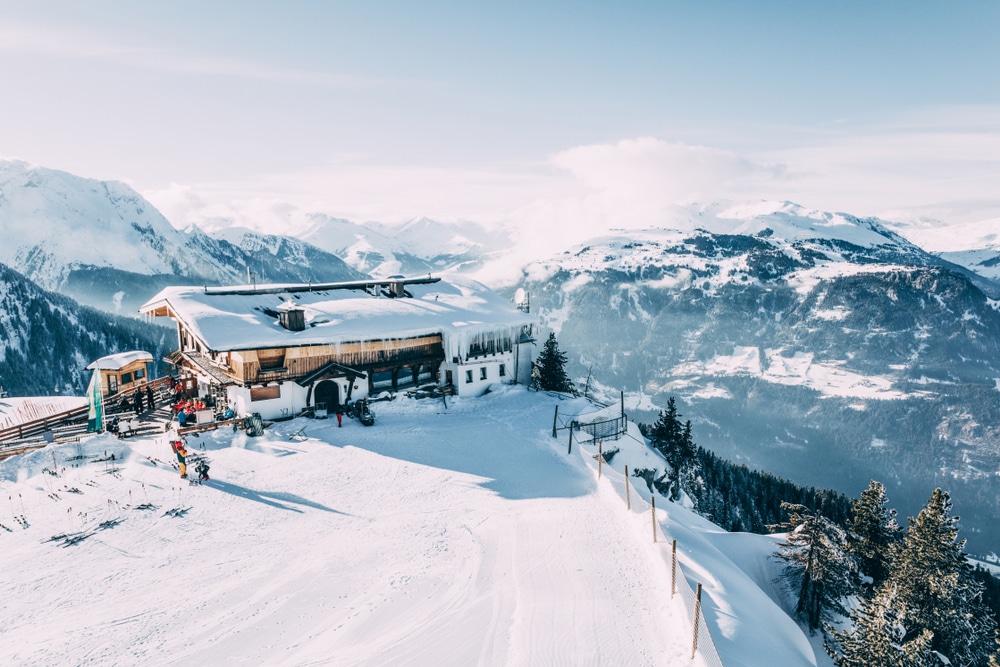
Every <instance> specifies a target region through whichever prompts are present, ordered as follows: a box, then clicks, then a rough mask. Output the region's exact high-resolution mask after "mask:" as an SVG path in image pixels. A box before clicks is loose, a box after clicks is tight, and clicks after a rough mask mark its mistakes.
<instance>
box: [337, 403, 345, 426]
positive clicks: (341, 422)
mask: <svg viewBox="0 0 1000 667" xmlns="http://www.w3.org/2000/svg"><path fill="white" fill-rule="evenodd" d="M336 412H337V427H338V428H339V427H341V426H343V425H344V406H343V405H341V404H340V403H337V408H336Z"/></svg>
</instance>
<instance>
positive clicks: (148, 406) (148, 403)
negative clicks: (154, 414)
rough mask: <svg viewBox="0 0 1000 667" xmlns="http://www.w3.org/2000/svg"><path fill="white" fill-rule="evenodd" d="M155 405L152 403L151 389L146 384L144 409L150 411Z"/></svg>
mask: <svg viewBox="0 0 1000 667" xmlns="http://www.w3.org/2000/svg"><path fill="white" fill-rule="evenodd" d="M155 407H156V405H155V404H154V401H153V390H152V388H150V386H149V385H148V384H147V385H146V409H147V410H150V411H152V410H153V408H155Z"/></svg>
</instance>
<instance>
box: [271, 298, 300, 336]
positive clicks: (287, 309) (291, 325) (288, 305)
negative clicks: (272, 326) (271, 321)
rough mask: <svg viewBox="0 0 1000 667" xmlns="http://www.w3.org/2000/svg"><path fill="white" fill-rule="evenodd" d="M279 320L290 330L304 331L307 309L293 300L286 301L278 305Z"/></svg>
mask: <svg viewBox="0 0 1000 667" xmlns="http://www.w3.org/2000/svg"><path fill="white" fill-rule="evenodd" d="M278 322H279V323H280V324H281V326H283V327H285V328H286V329H288V330H289V331H304V330H305V328H306V311H305V310H303V309H302V308H301V307H300V306H299V305H298V304H296V303H295V302H293V301H286V302H285V303H283V304H281V306H279V307H278Z"/></svg>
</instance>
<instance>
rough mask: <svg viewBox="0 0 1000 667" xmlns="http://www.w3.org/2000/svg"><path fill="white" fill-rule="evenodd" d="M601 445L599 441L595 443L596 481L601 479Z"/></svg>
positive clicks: (602, 453) (602, 454)
mask: <svg viewBox="0 0 1000 667" xmlns="http://www.w3.org/2000/svg"><path fill="white" fill-rule="evenodd" d="M602 444H603V443H601V441H600V440H598V441H597V479H600V478H601V460H602V459H603V458H604V452H603V451H602Z"/></svg>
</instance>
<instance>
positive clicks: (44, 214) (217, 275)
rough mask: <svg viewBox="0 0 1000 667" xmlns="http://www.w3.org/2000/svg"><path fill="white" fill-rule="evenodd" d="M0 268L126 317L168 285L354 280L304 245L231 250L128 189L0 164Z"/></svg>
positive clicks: (262, 239) (262, 242) (275, 241)
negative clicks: (0, 236) (252, 279)
mask: <svg viewBox="0 0 1000 667" xmlns="http://www.w3.org/2000/svg"><path fill="white" fill-rule="evenodd" d="M0 229H2V230H3V233H4V243H3V244H0V263H3V264H6V265H8V266H10V267H12V268H14V269H15V270H17V271H19V272H21V273H23V274H24V275H25V276H27V277H28V278H29V279H31V280H33V281H34V282H36V283H38V284H39V285H40V286H42V287H43V288H45V289H49V290H54V291H58V292H60V293H62V294H66V295H68V296H72V297H73V298H75V299H77V300H78V301H80V302H81V303H84V304H87V305H92V306H94V307H97V308H101V309H103V310H110V311H112V312H121V313H123V314H131V313H134V312H135V308H136V307H138V305H140V304H141V303H143V302H144V301H145V300H146V299H147V298H148V297H149V296H151V295H152V294H155V293H156V292H157V291H158V290H160V289H162V287H164V286H165V285H168V284H178V283H180V284H223V283H225V284H233V283H244V282H246V281H247V268H250V269H251V270H252V271H253V272H254V273H255V274H256V275H257V276H258V278H257V279H258V280H261V281H263V280H272V281H300V280H301V281H309V280H312V281H315V282H322V281H332V280H346V279H350V278H355V277H358V276H359V274H358V272H356V271H353V270H351V269H350V268H349V267H347V266H346V265H345V264H344V263H343V262H342V261H340V260H339V259H338V258H336V257H334V256H332V255H330V254H328V253H324V252H322V251H321V250H319V249H317V248H311V247H309V246H308V245H307V244H304V243H301V242H297V241H292V240H282V239H281V238H280V237H266V236H262V235H258V236H256V237H255V238H254V239H253V240H246V241H243V240H241V243H240V244H239V245H236V244H233V243H230V242H229V241H227V240H224V239H215V238H212V237H211V236H208V235H207V234H205V233H203V232H202V231H201V230H199V229H198V228H196V227H192V228H190V229H188V230H186V231H181V230H178V229H175V228H174V227H173V226H172V225H171V224H170V222H169V221H167V219H166V218H164V217H163V216H162V215H161V214H160V213H159V212H158V211H157V210H156V209H155V208H154V207H153V206H152V205H151V204H149V202H147V201H146V200H145V199H143V198H142V197H141V196H140V195H139V194H138V193H136V192H135V191H134V190H133V189H132V188H131V187H129V186H128V185H125V184H123V183H118V182H113V181H98V180H94V179H87V178H81V177H78V176H74V175H72V174H68V173H66V172H62V171H56V170H52V169H45V168H42V167H35V166H31V165H29V164H27V163H25V162H20V161H0Z"/></svg>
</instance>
